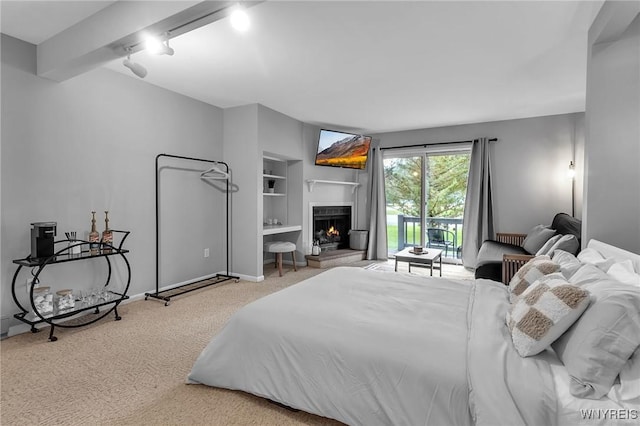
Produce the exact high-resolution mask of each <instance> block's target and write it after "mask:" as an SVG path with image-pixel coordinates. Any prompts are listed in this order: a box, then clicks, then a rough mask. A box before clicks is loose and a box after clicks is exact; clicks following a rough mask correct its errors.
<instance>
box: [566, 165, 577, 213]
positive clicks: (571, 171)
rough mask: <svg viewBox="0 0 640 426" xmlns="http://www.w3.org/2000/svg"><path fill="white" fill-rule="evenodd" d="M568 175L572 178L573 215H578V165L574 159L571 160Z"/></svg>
mask: <svg viewBox="0 0 640 426" xmlns="http://www.w3.org/2000/svg"><path fill="white" fill-rule="evenodd" d="M567 177H568V178H569V179H571V216H573V217H575V216H576V166H575V164H573V161H570V162H569V168H568V169H567Z"/></svg>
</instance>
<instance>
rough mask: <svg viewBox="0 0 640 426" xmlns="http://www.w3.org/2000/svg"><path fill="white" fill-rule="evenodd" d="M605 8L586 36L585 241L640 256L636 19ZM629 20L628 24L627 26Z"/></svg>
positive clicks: (639, 31) (639, 43)
mask: <svg viewBox="0 0 640 426" xmlns="http://www.w3.org/2000/svg"><path fill="white" fill-rule="evenodd" d="M638 9H640V7H639V6H638V4H637V2H606V3H605V4H604V6H603V8H602V10H601V11H600V13H599V14H598V16H597V17H596V19H595V21H594V23H593V25H592V26H591V29H590V31H589V46H590V47H589V56H588V64H587V114H586V146H585V160H586V166H587V167H586V176H587V185H586V186H585V192H584V202H585V209H584V220H585V226H584V229H583V240H584V241H588V240H589V239H592V238H595V239H598V240H601V241H604V242H606V243H609V244H613V245H616V246H618V247H621V248H624V249H627V250H630V251H633V252H635V253H640V97H639V96H638V94H639V93H640V17H639V16H640V15H638ZM632 19H633V21H632V22H630V21H631V20H632Z"/></svg>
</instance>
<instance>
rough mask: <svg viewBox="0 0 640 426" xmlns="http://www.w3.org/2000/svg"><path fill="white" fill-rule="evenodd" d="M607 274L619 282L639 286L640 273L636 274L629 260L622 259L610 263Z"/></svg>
mask: <svg viewBox="0 0 640 426" xmlns="http://www.w3.org/2000/svg"><path fill="white" fill-rule="evenodd" d="M607 274H608V275H609V276H610V277H611V278H613V279H615V280H617V281H620V282H621V283H625V284H630V285H635V286H637V287H640V275H638V274H636V272H635V271H634V269H633V262H631V260H628V259H627V260H623V261H622V262H617V263H614V264H613V265H611V267H610V268H609V269H608V270H607Z"/></svg>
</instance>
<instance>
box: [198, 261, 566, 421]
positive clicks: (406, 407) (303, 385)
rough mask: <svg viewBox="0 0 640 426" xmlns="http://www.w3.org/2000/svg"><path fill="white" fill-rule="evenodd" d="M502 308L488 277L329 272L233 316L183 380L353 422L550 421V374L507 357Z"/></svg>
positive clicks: (542, 366) (532, 361)
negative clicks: (454, 278)
mask: <svg viewBox="0 0 640 426" xmlns="http://www.w3.org/2000/svg"><path fill="white" fill-rule="evenodd" d="M507 306H508V298H507V293H506V290H505V288H504V286H502V285H501V284H497V283H494V282H491V281H486V280H479V281H451V280H444V279H428V278H425V277H418V276H413V275H408V274H399V273H392V272H378V271H368V270H364V269H360V268H352V267H341V268H334V269H331V270H328V271H326V272H324V273H322V274H320V275H317V276H315V277H313V278H310V279H308V280H306V281H304V282H301V283H299V284H297V285H294V286H292V287H289V288H287V289H285V290H282V291H279V292H277V293H274V294H271V295H269V296H266V297H264V298H262V299H259V300H257V301H255V302H253V303H250V304H249V305H247V306H245V307H244V308H242V309H241V310H239V311H238V312H237V313H236V314H235V315H234V316H233V317H232V318H231V319H230V321H229V323H228V324H227V325H226V326H225V328H224V329H223V330H222V331H221V332H220V333H219V334H218V335H217V336H215V337H214V338H213V339H212V340H211V342H210V343H209V345H208V346H207V347H206V348H205V349H204V350H203V352H202V353H201V354H200V356H199V357H198V359H197V361H196V363H195V365H194V366H193V369H192V371H191V373H190V374H189V376H188V382H189V383H202V384H205V385H209V386H216V387H221V388H227V389H236V390H242V391H245V392H249V393H252V394H254V395H258V396H262V397H265V398H268V399H271V400H273V401H277V402H280V403H282V404H285V405H287V406H290V407H293V408H297V409H301V410H304V411H307V412H310V413H315V414H318V415H321V416H325V417H329V418H333V419H337V420H340V421H342V422H345V423H347V424H352V425H358V424H359V425H368V426H373V425H411V426H417V425H468V424H473V423H477V424H487V425H489V424H491V425H496V424H508V425H516V424H545V425H551V424H553V423H554V419H555V414H554V412H555V402H554V401H555V399H554V388H553V381H552V378H551V376H550V370H549V366H548V364H547V363H546V362H543V361H540V360H538V359H536V358H524V359H523V358H520V357H519V356H518V354H517V353H516V352H515V349H514V348H513V346H512V344H511V339H510V338H509V336H508V334H507V329H506V326H505V322H504V314H505V311H506V308H507Z"/></svg>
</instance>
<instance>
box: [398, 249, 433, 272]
mask: <svg viewBox="0 0 640 426" xmlns="http://www.w3.org/2000/svg"><path fill="white" fill-rule="evenodd" d="M412 251H413V247H407V248H405V249H404V250H402V251H399V252H398V253H396V266H395V271H396V272H398V262H408V263H409V272H411V266H419V267H421V268H426V267H427V266H428V267H430V268H431V276H433V263H434V262H435V261H438V262H439V263H440V265H439V266H438V267H437V268H438V269H440V276H442V250H438V249H433V248H429V249H422V254H413V253H411V252H412Z"/></svg>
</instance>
